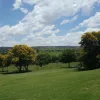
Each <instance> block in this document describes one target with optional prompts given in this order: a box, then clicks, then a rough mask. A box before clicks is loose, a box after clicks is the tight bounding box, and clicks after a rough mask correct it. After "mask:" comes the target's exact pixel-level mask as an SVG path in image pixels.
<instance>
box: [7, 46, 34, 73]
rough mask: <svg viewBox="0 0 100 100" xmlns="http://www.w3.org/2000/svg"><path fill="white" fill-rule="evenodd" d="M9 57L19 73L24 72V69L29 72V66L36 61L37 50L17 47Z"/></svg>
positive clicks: (11, 51)
mask: <svg viewBox="0 0 100 100" xmlns="http://www.w3.org/2000/svg"><path fill="white" fill-rule="evenodd" d="M8 55H10V57H12V63H13V64H14V65H15V66H16V67H17V69H18V70H19V71H22V67H23V68H24V69H25V71H28V66H29V65H30V64H32V63H33V62H34V61H35V50H34V49H32V48H31V47H28V46H27V45H15V46H14V47H13V48H12V49H11V50H9V52H8Z"/></svg>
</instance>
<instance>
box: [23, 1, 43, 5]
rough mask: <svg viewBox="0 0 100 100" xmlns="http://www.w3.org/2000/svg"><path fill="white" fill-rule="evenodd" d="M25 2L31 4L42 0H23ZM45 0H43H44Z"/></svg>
mask: <svg viewBox="0 0 100 100" xmlns="http://www.w3.org/2000/svg"><path fill="white" fill-rule="evenodd" d="M22 1H23V2H24V3H27V4H29V5H33V4H37V3H39V2H40V1H41V0H22ZM42 1H43V0H42Z"/></svg>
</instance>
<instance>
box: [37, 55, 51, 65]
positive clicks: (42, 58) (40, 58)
mask: <svg viewBox="0 0 100 100" xmlns="http://www.w3.org/2000/svg"><path fill="white" fill-rule="evenodd" d="M50 62H51V56H50V55H49V54H48V53H41V54H38V55H37V58H36V64H37V65H39V66H40V67H42V66H43V65H46V64H49V63H50Z"/></svg>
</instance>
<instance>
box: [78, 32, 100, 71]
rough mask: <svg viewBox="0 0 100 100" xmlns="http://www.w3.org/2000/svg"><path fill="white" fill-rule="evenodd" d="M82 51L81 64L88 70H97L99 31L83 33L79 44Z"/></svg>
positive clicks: (99, 50) (99, 51)
mask: <svg viewBox="0 0 100 100" xmlns="http://www.w3.org/2000/svg"><path fill="white" fill-rule="evenodd" d="M80 44H81V46H82V47H83V49H84V52H85V53H84V56H83V57H84V59H83V63H84V64H85V66H86V67H87V68H88V69H95V68H98V67H99V65H98V58H97V56H98V55H99V54H100V31H99V32H87V33H85V34H84V35H83V36H82V38H81V42H80Z"/></svg>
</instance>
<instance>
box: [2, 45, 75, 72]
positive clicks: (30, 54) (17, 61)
mask: <svg viewBox="0 0 100 100" xmlns="http://www.w3.org/2000/svg"><path fill="white" fill-rule="evenodd" d="M73 61H75V51H74V50H72V49H66V50H64V51H63V52H62V53H61V55H59V56H56V55H50V54H48V53H37V54H36V51H35V50H34V49H33V48H31V47H28V46H27V45H15V46H14V47H13V48H12V49H10V50H9V51H8V53H7V54H0V66H1V67H2V71H3V69H4V67H7V68H8V67H9V66H10V65H11V64H13V65H14V66H15V67H16V68H17V69H18V71H19V72H21V71H22V69H23V70H24V71H28V70H29V69H28V66H29V65H31V64H36V65H39V66H40V67H42V66H43V65H45V64H49V63H57V62H63V63H69V67H70V62H73Z"/></svg>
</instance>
